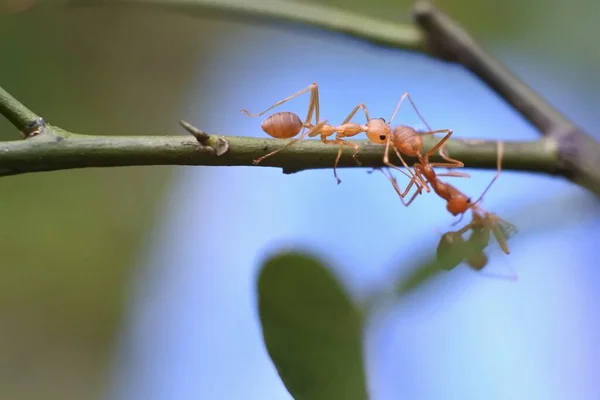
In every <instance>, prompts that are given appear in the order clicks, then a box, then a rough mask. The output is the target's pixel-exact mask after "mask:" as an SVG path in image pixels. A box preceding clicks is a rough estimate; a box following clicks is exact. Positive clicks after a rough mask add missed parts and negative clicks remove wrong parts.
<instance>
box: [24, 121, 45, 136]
mask: <svg viewBox="0 0 600 400" xmlns="http://www.w3.org/2000/svg"><path fill="white" fill-rule="evenodd" d="M45 127H46V121H45V120H44V118H41V117H40V118H36V119H35V120H33V121H31V122H30V123H28V124H27V126H25V128H24V130H22V131H21V132H20V133H21V137H22V138H23V139H29V138H30V137H33V136H37V135H39V134H40V133H42V132H43V131H44V128H45Z"/></svg>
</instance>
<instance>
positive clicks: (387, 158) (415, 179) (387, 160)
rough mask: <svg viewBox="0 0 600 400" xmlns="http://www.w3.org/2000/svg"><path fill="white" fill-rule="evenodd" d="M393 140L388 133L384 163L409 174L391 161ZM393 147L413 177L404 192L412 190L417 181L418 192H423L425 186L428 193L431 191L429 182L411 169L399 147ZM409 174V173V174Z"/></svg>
mask: <svg viewBox="0 0 600 400" xmlns="http://www.w3.org/2000/svg"><path fill="white" fill-rule="evenodd" d="M391 141H392V136H391V135H388V138H387V141H386V143H385V152H384V154H383V163H384V164H385V165H386V166H388V167H390V168H393V169H396V170H398V171H400V172H402V173H403V174H405V175H407V174H406V173H405V172H404V171H402V170H401V169H400V168H398V167H397V166H395V165H394V164H392V163H391V162H390V155H389V152H390V143H391ZM393 147H394V152H395V153H396V155H397V156H398V158H399V159H400V161H401V162H402V165H404V168H406V170H407V171H408V172H409V173H410V176H409V177H410V178H411V181H410V183H409V184H408V187H407V189H406V190H405V192H404V193H407V192H408V191H409V190H410V188H411V187H412V185H413V184H414V183H417V186H418V187H419V189H418V192H419V193H421V192H422V190H423V188H425V191H426V192H427V193H429V191H430V190H429V187H428V186H427V183H426V182H424V181H423V179H421V178H420V177H419V176H418V175H416V174H415V173H414V172H413V171H411V169H410V167H409V166H408V164H407V163H406V161H404V158H403V157H402V155H400V153H399V152H398V149H396V146H393ZM413 168H414V167H413ZM415 171H416V170H415ZM407 176H408V175H407Z"/></svg>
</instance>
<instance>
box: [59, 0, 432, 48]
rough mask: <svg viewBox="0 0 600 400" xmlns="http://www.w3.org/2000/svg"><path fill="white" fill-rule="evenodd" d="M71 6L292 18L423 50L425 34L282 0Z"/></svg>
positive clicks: (129, 0) (93, 1)
mask: <svg viewBox="0 0 600 400" xmlns="http://www.w3.org/2000/svg"><path fill="white" fill-rule="evenodd" d="M69 4H70V5H72V6H77V7H80V6H98V5H143V6H155V7H162V8H165V9H168V10H173V11H177V10H179V11H184V12H186V13H193V12H198V11H201V12H206V11H210V12H217V13H219V15H220V16H222V17H224V18H228V19H234V18H239V17H241V18H243V19H244V20H245V21H247V20H249V19H255V20H257V21H262V20H264V21H266V22H269V23H276V24H278V23H281V22H292V23H300V24H303V25H310V26H313V27H317V28H322V29H325V30H327V31H329V32H338V33H342V34H347V35H349V36H351V37H355V38H359V39H363V40H366V41H369V42H372V43H375V44H378V45H381V46H389V47H402V48H403V49H405V50H415V51H424V50H425V47H426V46H425V44H426V43H425V40H424V39H425V38H424V36H423V34H422V33H421V31H420V30H419V29H418V28H416V27H415V26H413V25H412V24H398V23H394V22H389V21H382V20H380V19H377V18H370V17H368V16H365V15H362V14H356V13H352V12H348V11H344V10H341V9H339V8H334V7H328V6H325V5H321V4H314V3H310V2H299V1H285V0H261V1H246V0H70V1H69Z"/></svg>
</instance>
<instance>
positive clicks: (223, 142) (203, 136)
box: [179, 120, 229, 156]
mask: <svg viewBox="0 0 600 400" xmlns="http://www.w3.org/2000/svg"><path fill="white" fill-rule="evenodd" d="M179 123H180V124H181V126H183V127H184V128H185V130H186V131H188V132H189V133H191V134H192V136H194V137H195V138H196V140H197V141H198V143H200V145H202V146H204V147H206V148H209V149H211V150H214V152H215V154H216V155H217V156H222V155H223V154H225V153H227V152H228V151H229V142H228V141H227V139H225V138H224V137H220V138H217V140H216V143H215V148H214V149H213V148H212V147H211V146H209V144H208V142H209V140H210V135H209V134H208V133H206V132H204V131H201V130H200V129H198V128H196V127H195V126H194V125H192V124H190V123H189V122H186V121H184V120H181V121H179Z"/></svg>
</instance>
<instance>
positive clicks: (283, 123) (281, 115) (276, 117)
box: [260, 111, 304, 139]
mask: <svg viewBox="0 0 600 400" xmlns="http://www.w3.org/2000/svg"><path fill="white" fill-rule="evenodd" d="M303 126H304V125H303V124H302V121H301V120H300V117H299V116H298V115H297V114H296V113H293V112H290V111H282V112H278V113H275V114H273V115H271V116H269V117H267V118H265V120H264V121H263V123H262V124H261V125H260V127H261V128H262V130H263V131H264V132H265V133H267V134H268V135H270V136H272V137H274V138H276V139H289V138H293V137H294V136H296V135H297V134H298V133H300V131H301V130H302V127H303Z"/></svg>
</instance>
